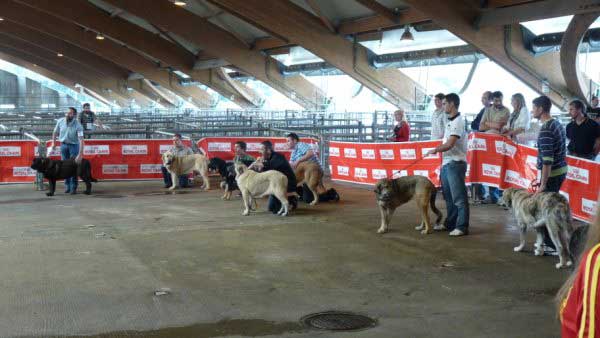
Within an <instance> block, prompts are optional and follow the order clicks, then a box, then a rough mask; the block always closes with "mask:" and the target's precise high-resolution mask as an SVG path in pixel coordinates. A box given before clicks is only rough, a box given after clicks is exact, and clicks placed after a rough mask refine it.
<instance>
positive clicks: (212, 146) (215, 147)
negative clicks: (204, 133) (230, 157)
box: [208, 142, 231, 152]
mask: <svg viewBox="0 0 600 338" xmlns="http://www.w3.org/2000/svg"><path fill="white" fill-rule="evenodd" d="M208 151H215V152H220V151H224V152H229V151H231V142H208Z"/></svg>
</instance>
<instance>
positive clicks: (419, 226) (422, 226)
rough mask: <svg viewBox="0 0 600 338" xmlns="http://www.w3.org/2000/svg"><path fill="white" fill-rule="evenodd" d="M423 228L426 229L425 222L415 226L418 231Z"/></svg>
mask: <svg viewBox="0 0 600 338" xmlns="http://www.w3.org/2000/svg"><path fill="white" fill-rule="evenodd" d="M423 229H425V225H423V224H419V225H417V226H416V227H415V230H417V231H421V230H423Z"/></svg>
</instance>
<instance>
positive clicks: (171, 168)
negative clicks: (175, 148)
mask: <svg viewBox="0 0 600 338" xmlns="http://www.w3.org/2000/svg"><path fill="white" fill-rule="evenodd" d="M162 159H163V165H164V166H165V168H167V171H168V172H169V173H170V174H171V179H172V181H173V186H172V187H170V188H169V190H174V189H175V188H178V187H179V176H181V175H185V174H189V173H190V172H192V171H197V172H199V173H200V176H202V180H203V181H204V190H209V189H210V181H209V180H208V158H206V156H204V155H200V154H194V155H185V156H175V155H173V154H172V153H171V152H169V151H167V152H165V153H164V154H163V155H162Z"/></svg>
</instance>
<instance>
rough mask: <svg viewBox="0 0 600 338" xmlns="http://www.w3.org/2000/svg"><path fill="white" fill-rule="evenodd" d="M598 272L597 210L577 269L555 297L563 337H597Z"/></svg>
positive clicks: (599, 315)
mask: <svg viewBox="0 0 600 338" xmlns="http://www.w3.org/2000/svg"><path fill="white" fill-rule="evenodd" d="M598 202H599V203H600V200H599V201H598ZM599 273H600V208H599V209H598V213H597V214H596V222H595V224H591V225H590V226H589V228H588V234H587V239H586V243H585V247H584V250H583V254H582V255H581V258H580V260H579V266H578V267H577V269H575V271H573V274H572V275H571V277H570V278H569V279H568V280H567V281H566V282H565V284H564V285H563V286H562V288H561V289H560V290H559V292H558V295H557V297H556V298H557V302H558V314H559V318H560V323H561V333H562V337H563V338H591V337H600V292H599V291H600V290H598V284H599V283H598V281H599V280H598V276H599Z"/></svg>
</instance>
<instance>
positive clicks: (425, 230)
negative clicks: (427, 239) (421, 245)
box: [421, 229, 433, 235]
mask: <svg viewBox="0 0 600 338" xmlns="http://www.w3.org/2000/svg"><path fill="white" fill-rule="evenodd" d="M432 233H433V229H429V230H427V229H423V230H421V235H429V234H432Z"/></svg>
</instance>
